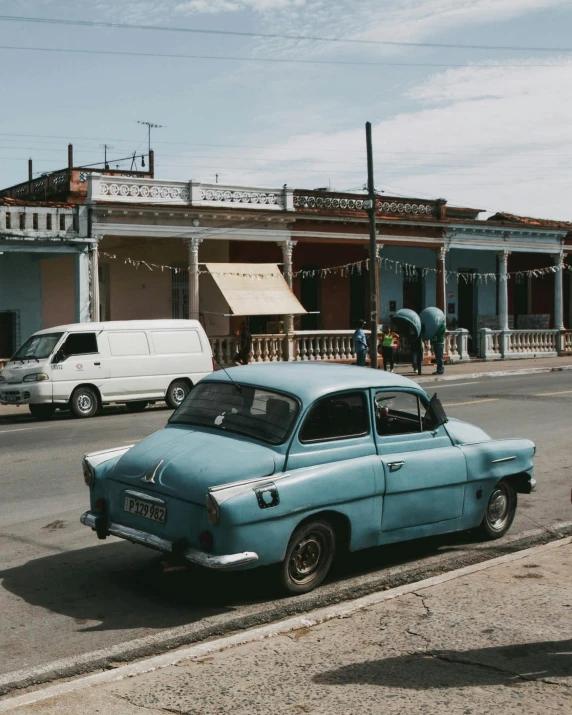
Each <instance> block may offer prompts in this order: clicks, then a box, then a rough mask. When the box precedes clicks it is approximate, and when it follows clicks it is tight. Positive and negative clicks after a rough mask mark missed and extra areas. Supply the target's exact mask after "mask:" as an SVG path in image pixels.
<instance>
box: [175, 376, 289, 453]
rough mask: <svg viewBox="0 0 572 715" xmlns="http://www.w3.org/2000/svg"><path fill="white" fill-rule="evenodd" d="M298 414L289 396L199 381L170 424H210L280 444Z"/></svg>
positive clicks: (230, 384)
mask: <svg viewBox="0 0 572 715" xmlns="http://www.w3.org/2000/svg"><path fill="white" fill-rule="evenodd" d="M297 414H298V403H297V401H296V400H295V399H294V398H292V397H288V396H287V395H283V394H281V393H279V392H273V391H271V390H264V389H262V388H258V387H252V386H250V385H239V384H236V383H223V382H204V381H203V382H200V383H199V384H198V385H197V386H196V387H194V388H193V390H192V391H191V393H190V394H189V396H188V397H187V399H186V400H185V401H184V402H183V404H182V405H181V406H180V407H179V409H178V410H177V411H176V412H175V413H174V414H173V416H172V417H171V419H170V420H169V422H170V423H171V424H188V425H196V426H199V427H210V428H211V429H217V430H221V432H233V433H235V434H242V435H244V436H246V437H252V438H253V439H258V440H261V441H262V442H269V443H270V444H281V443H282V442H284V440H285V439H286V437H287V436H288V433H289V432H290V429H291V428H292V425H293V424H294V421H295V419H296V416H297Z"/></svg>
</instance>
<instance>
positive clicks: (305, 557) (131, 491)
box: [81, 363, 535, 594]
mask: <svg viewBox="0 0 572 715" xmlns="http://www.w3.org/2000/svg"><path fill="white" fill-rule="evenodd" d="M534 453H535V447H534V444H533V443H532V442H530V441H529V440H526V439H503V440H493V439H491V438H490V437H489V436H488V435H487V434H486V433H485V432H483V430H482V429H480V428H479V427H475V426H473V425H471V424H468V423H466V422H461V421H459V420H455V419H448V418H447V416H446V415H445V413H444V411H443V408H442V406H441V403H440V402H439V400H438V398H437V397H436V396H434V397H433V399H431V400H430V399H429V397H428V396H427V394H426V393H425V392H424V391H423V390H422V389H421V387H420V386H419V385H418V384H417V383H415V382H413V381H411V380H409V379H407V378H405V377H401V376H398V375H394V374H390V373H386V372H382V371H376V370H371V369H368V368H359V367H355V366H342V365H320V364H311V363H277V364H260V365H252V366H248V367H236V368H231V369H230V370H228V371H219V372H217V373H214V374H212V375H210V376H208V377H206V378H204V379H203V380H202V381H201V382H200V383H199V384H198V385H197V386H196V387H195V388H194V389H193V391H192V392H191V393H190V394H189V396H188V397H187V399H186V400H185V402H184V403H183V404H182V405H181V406H180V407H179V409H177V411H176V412H174V413H173V415H172V416H171V418H170V419H169V422H168V424H167V426H166V427H165V428H164V429H162V430H160V431H159V432H156V433H155V434H152V435H151V436H150V437H147V438H146V439H144V440H143V441H141V442H139V444H137V445H135V446H130V447H122V448H119V449H111V450H107V451H104V452H97V453H94V454H89V455H86V457H85V458H84V461H83V470H84V477H85V481H86V483H87V484H88V486H89V488H90V496H91V509H90V511H88V512H86V513H85V514H84V515H83V516H82V517H81V521H82V523H83V524H85V525H86V526H90V527H92V528H93V529H94V530H95V531H96V532H97V535H98V536H99V538H102V539H104V538H105V537H106V536H108V535H109V534H112V535H114V536H119V537H121V538H124V539H128V540H129V541H133V542H135V543H137V544H143V545H145V546H149V547H151V548H154V549H158V550H159V551H163V552H166V553H168V554H172V555H173V556H174V557H178V558H182V559H186V560H188V561H190V562H193V563H196V564H201V565H202V566H205V567H209V568H215V569H238V568H252V567H256V566H261V565H268V564H280V566H279V567H278V568H277V570H278V571H279V573H280V579H281V582H282V585H283V587H284V588H285V589H286V591H287V592H289V593H292V594H297V593H304V592H306V591H309V590H311V589H312V588H315V587H316V586H317V585H318V584H320V583H321V582H322V580H323V579H324V578H325V576H326V574H327V573H328V570H329V568H330V566H331V564H332V560H333V558H334V554H335V553H336V552H337V551H338V552H339V551H341V550H349V551H357V550H358V549H365V548H368V547H371V546H376V545H380V544H389V543H394V542H399V541H405V540H407V539H416V538H418V537H423V536H429V535H432V534H443V533H446V532H453V531H461V530H464V529H473V528H478V529H479V530H480V532H481V534H482V536H483V537H484V538H486V539H496V538H499V537H501V536H503V535H504V534H505V533H506V532H507V530H508V529H509V527H510V525H511V523H512V521H513V518H514V515H515V510H516V505H517V492H521V493H530V492H531V491H532V489H533V488H534V480H533V479H532V468H533V456H534Z"/></svg>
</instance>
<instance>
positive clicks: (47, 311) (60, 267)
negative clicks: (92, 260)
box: [26, 256, 75, 337]
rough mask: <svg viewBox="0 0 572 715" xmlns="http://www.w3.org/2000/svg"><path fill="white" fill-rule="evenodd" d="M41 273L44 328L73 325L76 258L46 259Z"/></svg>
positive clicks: (42, 263)
mask: <svg viewBox="0 0 572 715" xmlns="http://www.w3.org/2000/svg"><path fill="white" fill-rule="evenodd" d="M41 272H42V328H51V327H53V326H54V325H66V324H68V323H73V322H74V321H75V311H74V301H75V283H74V257H73V256H58V257H57V258H44V259H42V261H41ZM26 337H27V336H26Z"/></svg>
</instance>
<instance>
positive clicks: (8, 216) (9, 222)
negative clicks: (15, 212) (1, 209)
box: [6, 211, 12, 228]
mask: <svg viewBox="0 0 572 715" xmlns="http://www.w3.org/2000/svg"><path fill="white" fill-rule="evenodd" d="M6 228H12V214H11V213H10V211H6Z"/></svg>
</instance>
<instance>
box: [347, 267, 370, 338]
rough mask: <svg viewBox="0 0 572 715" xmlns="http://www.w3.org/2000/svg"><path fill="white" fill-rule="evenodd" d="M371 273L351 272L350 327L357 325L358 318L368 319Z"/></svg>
mask: <svg viewBox="0 0 572 715" xmlns="http://www.w3.org/2000/svg"><path fill="white" fill-rule="evenodd" d="M368 282H369V274H368V273H367V272H366V271H360V272H358V271H357V270H355V271H353V272H352V273H350V327H351V328H352V330H353V329H354V328H356V327H357V323H358V320H367V312H368V311H367V302H366V298H367V286H368Z"/></svg>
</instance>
